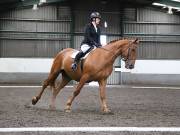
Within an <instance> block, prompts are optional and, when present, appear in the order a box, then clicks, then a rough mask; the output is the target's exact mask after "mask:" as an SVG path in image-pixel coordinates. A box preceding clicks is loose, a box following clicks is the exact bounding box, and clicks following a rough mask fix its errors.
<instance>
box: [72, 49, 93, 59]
mask: <svg viewBox="0 0 180 135" xmlns="http://www.w3.org/2000/svg"><path fill="white" fill-rule="evenodd" d="M94 49H95V48H94ZM94 49H93V50H94ZM93 50H92V51H93ZM90 52H91V51H90ZM90 52H89V53H90ZM78 53H79V51H78V50H74V52H73V53H72V55H71V58H73V59H74V58H75V57H76V55H77V54H78ZM89 53H87V54H86V55H85V56H84V57H82V58H81V59H85V58H86V57H87V56H88V55H89Z"/></svg>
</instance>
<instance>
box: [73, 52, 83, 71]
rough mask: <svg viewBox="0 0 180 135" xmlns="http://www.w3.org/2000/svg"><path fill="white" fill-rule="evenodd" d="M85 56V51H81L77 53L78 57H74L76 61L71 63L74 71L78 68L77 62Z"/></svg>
mask: <svg viewBox="0 0 180 135" xmlns="http://www.w3.org/2000/svg"><path fill="white" fill-rule="evenodd" d="M83 56H84V53H83V52H82V51H80V52H79V53H78V54H77V55H76V57H75V59H74V63H73V64H72V65H71V68H72V69H73V70H74V71H75V70H77V64H78V62H79V60H80V59H81V58H82V57H83Z"/></svg>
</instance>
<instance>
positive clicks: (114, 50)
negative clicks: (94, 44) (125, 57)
mask: <svg viewBox="0 0 180 135" xmlns="http://www.w3.org/2000/svg"><path fill="white" fill-rule="evenodd" d="M126 44H128V41H127V40H121V41H120V40H119V41H115V42H113V43H109V44H108V45H106V46H105V47H104V48H105V49H107V50H109V52H111V53H110V55H111V57H112V61H115V59H116V58H117V57H118V56H119V55H121V52H122V49H123V46H124V45H126Z"/></svg>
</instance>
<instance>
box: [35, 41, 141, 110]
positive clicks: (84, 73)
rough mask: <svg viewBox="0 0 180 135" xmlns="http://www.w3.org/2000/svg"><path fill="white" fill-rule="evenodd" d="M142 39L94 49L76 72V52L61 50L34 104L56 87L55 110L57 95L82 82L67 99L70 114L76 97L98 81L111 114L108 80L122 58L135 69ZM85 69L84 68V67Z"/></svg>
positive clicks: (52, 101) (128, 65) (101, 93)
mask: <svg viewBox="0 0 180 135" xmlns="http://www.w3.org/2000/svg"><path fill="white" fill-rule="evenodd" d="M138 44H139V40H138V39H133V40H132V39H131V40H130V39H118V40H113V41H110V42H109V43H108V44H107V45H105V46H103V47H101V48H96V49H95V50H92V51H91V52H90V54H89V55H88V57H87V58H86V59H85V60H84V61H83V66H82V65H81V64H80V62H79V64H78V68H77V70H76V71H73V70H72V69H71V64H72V62H73V58H71V55H72V54H73V52H74V51H75V50H74V49H72V48H66V49H64V50H62V51H60V52H59V53H58V54H57V55H56V56H55V58H54V61H53V64H52V67H51V70H50V73H49V75H48V78H47V79H46V80H45V81H44V83H43V85H42V89H41V91H40V92H39V94H38V95H37V96H34V97H33V98H32V104H33V105H35V104H36V103H37V102H38V100H39V99H40V98H41V96H42V94H43V92H44V90H45V88H46V87H47V86H50V87H51V88H52V97H51V103H50V106H49V107H50V108H51V109H55V100H56V96H57V95H58V93H59V92H60V90H62V88H64V87H65V86H66V85H67V84H68V83H69V82H70V81H71V80H75V81H77V82H79V83H78V84H77V86H76V88H75V90H74V92H73V94H72V96H70V97H69V99H68V100H67V104H66V107H65V111H66V112H70V111H71V105H72V102H73V100H74V99H75V97H76V96H78V94H79V93H80V91H81V89H82V87H83V86H84V84H85V83H86V82H91V81H97V82H98V83H99V93H100V99H101V109H102V111H103V112H105V113H109V112H111V110H110V109H109V107H108V106H107V102H106V90H105V88H106V84H107V78H108V77H109V76H110V74H111V72H112V70H113V63H114V61H115V60H116V58H117V57H118V56H121V58H122V59H123V60H124V61H125V68H127V69H133V68H134V65H135V61H136V54H137V53H136V52H137V46H138ZM82 67H83V68H82ZM60 73H61V75H62V78H61V81H60V83H59V84H58V85H57V86H55V81H56V78H57V77H58V75H59V74H60Z"/></svg>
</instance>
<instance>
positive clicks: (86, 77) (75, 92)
mask: <svg viewBox="0 0 180 135" xmlns="http://www.w3.org/2000/svg"><path fill="white" fill-rule="evenodd" d="M87 80H88V76H87V75H84V76H82V77H81V79H80V81H79V84H78V85H77V88H76V90H75V91H74V92H73V96H71V97H70V98H69V99H68V101H67V104H66V108H65V111H66V112H70V110H71V104H72V102H73V100H74V99H75V97H76V96H77V95H79V93H80V91H81V89H82V87H83V86H84V84H85V83H86V82H87Z"/></svg>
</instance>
